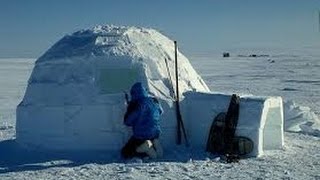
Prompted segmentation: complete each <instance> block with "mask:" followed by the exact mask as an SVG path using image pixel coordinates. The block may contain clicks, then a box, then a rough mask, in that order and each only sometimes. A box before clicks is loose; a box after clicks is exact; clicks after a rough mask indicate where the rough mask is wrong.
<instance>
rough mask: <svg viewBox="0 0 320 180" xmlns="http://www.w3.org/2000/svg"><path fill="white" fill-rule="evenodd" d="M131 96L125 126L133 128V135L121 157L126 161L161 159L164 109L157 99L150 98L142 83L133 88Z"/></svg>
mask: <svg viewBox="0 0 320 180" xmlns="http://www.w3.org/2000/svg"><path fill="white" fill-rule="evenodd" d="M130 94H131V101H130V102H129V104H128V108H127V112H126V113H125V116H124V124H125V125H127V126H130V127H132V130H133V135H132V137H131V138H130V139H129V141H128V142H127V144H126V145H125V146H124V147H123V148H122V150H121V155H122V157H124V158H125V159H128V158H132V157H140V158H143V157H146V156H149V157H151V158H156V157H161V156H162V148H161V145H160V142H159V140H158V138H159V136H160V132H161V130H160V115H161V114H162V112H163V110H162V107H161V105H160V103H159V101H158V100H157V99H156V98H153V97H149V96H148V94H147V91H146V89H145V88H144V87H143V86H142V84H141V83H140V82H138V83H135V84H134V85H133V86H132V88H131V90H130Z"/></svg>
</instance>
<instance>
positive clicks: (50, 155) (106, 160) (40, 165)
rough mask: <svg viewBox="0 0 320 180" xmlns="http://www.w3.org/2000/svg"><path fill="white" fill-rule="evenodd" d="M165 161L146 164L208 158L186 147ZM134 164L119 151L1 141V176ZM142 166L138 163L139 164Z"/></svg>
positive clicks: (174, 151)
mask: <svg viewBox="0 0 320 180" xmlns="http://www.w3.org/2000/svg"><path fill="white" fill-rule="evenodd" d="M165 154H167V155H165V156H164V158H161V159H157V160H149V161H145V162H147V163H148V162H186V161H189V160H190V159H194V160H195V159H197V160H204V159H206V158H207V157H208V156H207V154H206V153H204V152H203V151H202V152H200V153H199V152H192V150H191V149H190V148H188V147H185V146H184V145H181V146H179V148H175V149H174V150H170V151H169V152H167V151H165ZM90 163H95V164H111V163H135V162H134V161H130V160H124V159H122V158H121V157H120V152H106V151H68V152H53V151H42V150H33V149H32V150H31V149H25V148H22V147H20V146H19V145H18V144H17V143H16V141H15V140H14V139H13V140H5V141H0V174H4V173H10V172H22V171H38V170H44V169H48V168H54V167H76V166H81V165H84V164H90ZM137 163H139V162H137Z"/></svg>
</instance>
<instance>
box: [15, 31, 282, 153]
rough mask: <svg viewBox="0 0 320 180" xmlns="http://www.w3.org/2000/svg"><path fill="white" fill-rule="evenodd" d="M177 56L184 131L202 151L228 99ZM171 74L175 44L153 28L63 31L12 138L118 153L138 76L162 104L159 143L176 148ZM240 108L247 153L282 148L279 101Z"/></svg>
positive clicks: (40, 65)
mask: <svg viewBox="0 0 320 180" xmlns="http://www.w3.org/2000/svg"><path fill="white" fill-rule="evenodd" d="M166 61H167V63H168V66H167V65H166ZM178 61H179V67H178V71H179V74H178V77H179V89H180V92H179V93H180V95H181V104H182V108H183V109H182V112H185V113H184V114H183V115H182V116H183V118H184V121H185V124H186V131H187V134H188V136H189V137H190V139H191V140H192V141H191V143H192V144H191V146H193V147H195V148H201V149H202V148H203V147H204V146H205V142H206V136H207V135H208V131H204V129H203V128H204V127H205V128H207V129H209V128H210V124H211V123H212V120H213V118H214V116H215V115H216V113H218V112H221V111H226V110H227V109H226V108H227V105H228V103H229V100H230V97H231V96H230V95H220V94H214V93H211V92H210V90H209V88H208V86H207V85H206V84H205V82H204V81H203V80H202V78H201V77H200V76H199V75H198V74H197V72H196V71H195V70H194V69H193V67H192V66H191V64H190V63H189V60H188V59H187V58H186V57H185V56H184V55H182V54H181V53H180V52H178ZM174 72H175V71H174V45H173V41H172V40H170V39H168V38H167V37H165V36H164V35H162V34H161V33H159V32H157V31H155V30H153V29H146V28H137V27H117V26H97V27H94V28H93V29H88V30H81V31H78V32H75V33H73V34H71V35H66V36H65V37H63V38H62V39H61V40H60V41H58V42H57V43H56V44H54V45H53V46H52V47H51V48H50V49H49V50H48V51H47V52H46V53H45V54H44V55H42V56H41V57H40V58H39V59H38V60H37V61H36V63H35V67H34V69H33V72H32V74H31V77H30V79H29V82H28V87H27V90H26V93H25V96H24V98H23V100H22V101H21V103H20V104H19V105H18V107H17V123H16V133H17V135H16V136H17V142H18V143H19V144H21V145H23V146H26V147H37V148H45V149H51V150H110V151H119V150H120V148H121V147H122V146H123V145H124V143H125V142H126V141H127V139H128V138H129V136H130V135H131V134H130V133H131V132H130V129H128V128H127V127H125V126H124V125H123V123H122V122H123V115H124V113H125V110H126V102H125V98H124V93H123V92H124V91H127V92H128V91H129V90H130V87H131V86H132V85H133V84H134V83H135V82H137V81H140V82H142V83H143V84H144V85H145V86H146V87H147V88H148V90H149V92H150V94H152V95H153V96H156V97H157V98H159V100H160V102H161V104H162V106H163V109H164V112H165V113H164V114H163V116H162V122H161V123H162V124H161V126H162V129H163V134H162V136H161V140H162V142H163V144H164V147H165V148H173V147H174V144H175V139H176V126H177V125H176V120H175V109H174V106H173V98H172V95H173V94H172V90H171V89H172V84H171V83H170V79H172V80H173V84H175V78H174V75H175V74H174ZM170 76H171V77H170ZM241 106H242V108H241V110H240V121H239V132H238V134H240V135H245V136H247V137H249V138H251V139H252V140H253V141H254V143H255V151H254V152H253V153H252V154H251V155H252V156H259V155H262V154H263V150H264V149H272V148H281V147H282V145H283V109H282V99H281V98H280V97H264V98H258V97H253V96H251V97H242V98H241ZM200 107H202V108H200ZM191 112H192V113H191ZM201 114H202V115H205V116H202V115H201ZM240 127H241V128H240ZM274 127H275V128H274ZM240 131H241V132H240ZM270 134H271V135H270ZM203 150H204V149H203Z"/></svg>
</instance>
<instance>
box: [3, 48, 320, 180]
mask: <svg viewBox="0 0 320 180" xmlns="http://www.w3.org/2000/svg"><path fill="white" fill-rule="evenodd" d="M241 52H242V53H243V51H240V53H241ZM263 52H264V53H265V51H263ZM306 52H307V51H303V52H302V53H301V52H300V53H301V54H297V55H296V54H295V53H296V52H295V51H290V50H289V51H288V52H285V53H284V55H279V54H277V52H267V53H270V54H271V53H274V54H272V56H271V57H263V58H246V57H231V58H227V59H226V58H221V57H220V54H217V55H210V56H207V57H199V56H198V57H192V58H190V59H191V63H192V64H193V66H194V67H195V69H196V70H197V71H198V72H199V74H200V75H201V76H202V77H203V78H204V80H205V81H206V82H207V84H208V85H209V87H211V88H212V89H214V90H216V91H221V92H229V93H234V92H236V93H242V94H249V93H250V94H255V95H268V96H279V95H281V96H282V97H284V100H285V102H286V103H285V114H286V116H285V123H286V130H287V131H297V132H301V133H292V132H286V133H285V147H284V149H283V150H276V151H267V152H266V155H265V156H263V157H261V158H249V159H245V160H241V161H240V163H239V164H225V163H222V162H218V161H217V159H215V158H214V157H213V158H210V156H209V155H207V154H204V153H202V152H197V151H192V150H191V149H188V148H184V146H182V147H181V149H180V150H179V151H173V152H166V156H165V157H164V159H162V160H159V161H155V162H146V163H141V162H139V161H136V162H123V161H121V160H120V159H118V157H119V156H117V155H116V156H114V157H111V155H109V154H105V153H104V152H96V153H92V154H85V153H84V154H81V153H79V154H62V153H57V154H52V153H50V152H34V151H27V150H23V149H20V148H19V147H18V146H17V145H16V144H15V142H14V138H15V131H14V129H15V108H16V105H17V104H18V103H19V101H21V99H22V97H23V94H24V91H25V88H26V85H27V84H26V82H27V79H28V77H29V75H30V73H31V70H32V68H33V63H34V60H30V59H1V60H0V84H2V86H1V87H0V94H1V96H0V97H1V98H0V103H1V107H0V115H1V119H0V179H151V178H153V179H320V173H319V169H320V163H319V162H320V153H319V149H320V143H319V142H320V137H319V134H318V133H317V132H319V128H317V124H318V123H319V112H320V109H319V102H320V99H319V98H320V97H319V91H320V85H319V83H317V80H318V79H320V77H319V75H320V74H319V73H318V72H319V70H320V64H319V58H320V55H317V54H316V53H315V54H312V55H310V54H309V53H306ZM236 53H237V52H233V51H232V52H231V54H232V55H233V54H236ZM292 54H294V55H292ZM269 59H271V60H275V62H274V63H271V62H270V60H269ZM308 64H309V65H308ZM213 87H214V88H213ZM288 122H290V123H288ZM306 127H307V128H306Z"/></svg>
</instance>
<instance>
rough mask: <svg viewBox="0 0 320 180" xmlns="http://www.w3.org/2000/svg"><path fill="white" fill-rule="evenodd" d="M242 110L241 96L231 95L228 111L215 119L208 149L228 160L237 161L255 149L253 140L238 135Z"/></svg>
mask: <svg viewBox="0 0 320 180" xmlns="http://www.w3.org/2000/svg"><path fill="white" fill-rule="evenodd" d="M239 110H240V97H239V96H238V95H236V94H233V95H232V96H231V100H230V104H229V107H228V111H227V112H226V113H225V112H221V113H219V114H218V115H217V116H216V117H215V118H214V120H213V122H212V125H211V128H210V132H209V137H208V141H207V148H206V150H207V151H208V152H211V153H217V154H220V155H223V156H225V157H226V160H227V162H237V161H238V160H239V158H241V157H245V156H246V155H248V154H249V153H250V152H252V150H253V141H252V140H250V139H249V138H247V137H242V136H236V135H235V132H236V129H237V124H238V119H239Z"/></svg>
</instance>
